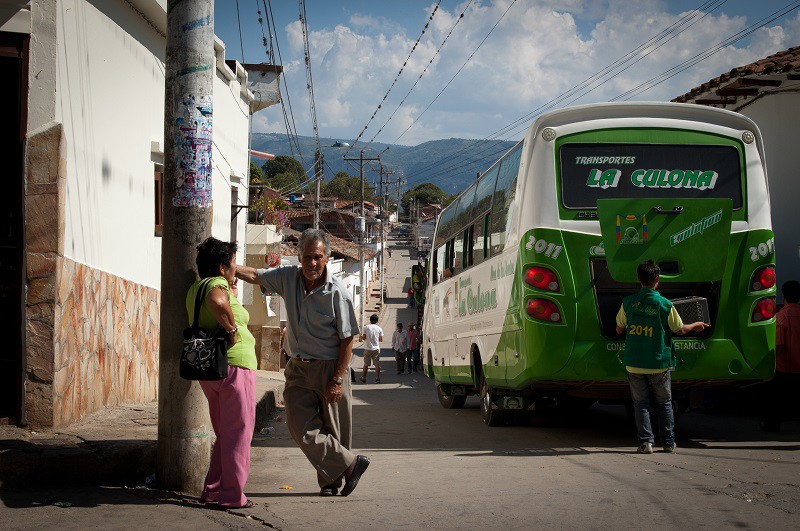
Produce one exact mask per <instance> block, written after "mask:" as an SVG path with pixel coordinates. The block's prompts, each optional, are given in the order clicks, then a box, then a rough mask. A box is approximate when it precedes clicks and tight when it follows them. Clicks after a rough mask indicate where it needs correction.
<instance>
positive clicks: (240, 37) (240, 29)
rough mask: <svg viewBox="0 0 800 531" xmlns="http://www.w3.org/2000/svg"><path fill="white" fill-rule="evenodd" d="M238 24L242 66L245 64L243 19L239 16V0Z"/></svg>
mask: <svg viewBox="0 0 800 531" xmlns="http://www.w3.org/2000/svg"><path fill="white" fill-rule="evenodd" d="M236 22H237V24H238V25H239V47H240V48H241V49H242V64H244V43H243V42H242V17H241V16H240V15H239V0H236Z"/></svg>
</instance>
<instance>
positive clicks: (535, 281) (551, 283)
mask: <svg viewBox="0 0 800 531" xmlns="http://www.w3.org/2000/svg"><path fill="white" fill-rule="evenodd" d="M525 282H526V283H527V284H528V285H530V286H533V287H534V288H539V289H544V290H547V291H560V289H561V287H560V286H559V285H558V278H557V277H556V274H555V273H553V272H552V271H550V270H549V269H547V268H546V267H539V266H533V267H529V268H528V269H527V270H526V271H525Z"/></svg>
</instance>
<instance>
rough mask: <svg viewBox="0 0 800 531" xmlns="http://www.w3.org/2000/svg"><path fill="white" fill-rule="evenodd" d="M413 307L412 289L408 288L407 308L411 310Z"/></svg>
mask: <svg viewBox="0 0 800 531" xmlns="http://www.w3.org/2000/svg"><path fill="white" fill-rule="evenodd" d="M414 306H415V305H414V288H408V307H409V308H413V307H414Z"/></svg>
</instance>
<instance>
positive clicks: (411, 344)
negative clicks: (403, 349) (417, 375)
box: [408, 323, 419, 374]
mask: <svg viewBox="0 0 800 531" xmlns="http://www.w3.org/2000/svg"><path fill="white" fill-rule="evenodd" d="M418 367H419V331H418V330H417V326H416V325H415V324H414V323H408V372H409V374H410V373H412V372H417V368H418Z"/></svg>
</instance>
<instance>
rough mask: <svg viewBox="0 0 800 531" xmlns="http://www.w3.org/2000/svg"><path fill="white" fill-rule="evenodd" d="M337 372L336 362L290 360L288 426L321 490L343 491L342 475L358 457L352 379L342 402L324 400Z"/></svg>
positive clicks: (344, 389) (344, 386) (286, 394)
mask: <svg viewBox="0 0 800 531" xmlns="http://www.w3.org/2000/svg"><path fill="white" fill-rule="evenodd" d="M335 370H336V360H318V361H309V362H304V361H300V360H297V359H291V360H290V361H289V363H288V365H287V366H286V372H285V376H286V387H285V388H284V390H283V400H284V402H285V403H286V425H287V426H288V428H289V433H290V434H291V436H292V438H293V439H294V441H295V442H296V443H297V445H298V446H299V447H300V449H301V450H302V451H303V453H304V454H305V455H306V457H307V458H308V460H309V461H310V462H311V464H312V465H314V468H316V469H317V480H318V481H319V486H320V487H328V486H332V487H335V488H341V486H342V484H343V483H344V478H343V474H344V472H345V470H347V468H348V467H349V466H350V464H351V463H352V462H353V461H355V459H356V455H355V454H354V453H353V452H351V451H350V444H351V441H352V438H353V421H352V397H353V395H352V390H351V388H350V376H349V375H346V376H347V377H346V378H345V379H344V383H343V384H342V399H341V400H340V401H339V402H336V403H335V404H329V403H328V402H326V400H325V389H326V388H327V387H328V383H330V381H331V379H332V378H333V373H334V371H335Z"/></svg>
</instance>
